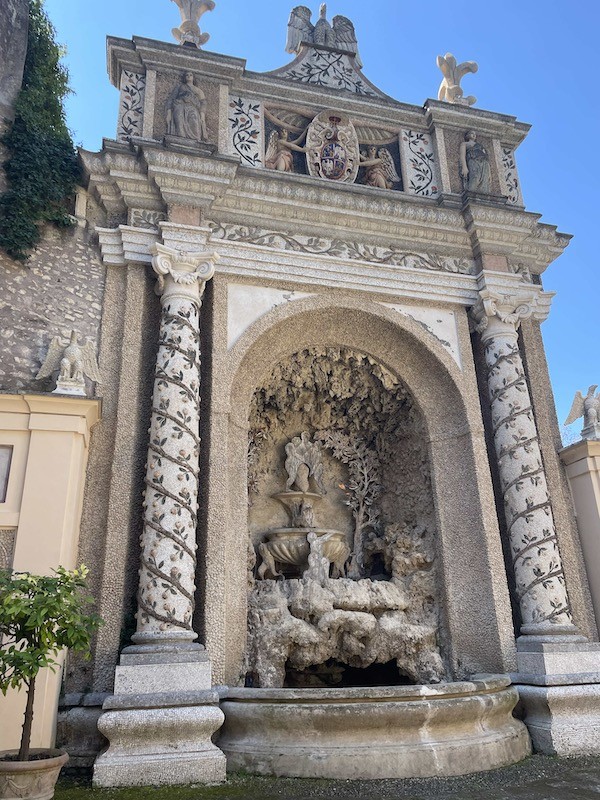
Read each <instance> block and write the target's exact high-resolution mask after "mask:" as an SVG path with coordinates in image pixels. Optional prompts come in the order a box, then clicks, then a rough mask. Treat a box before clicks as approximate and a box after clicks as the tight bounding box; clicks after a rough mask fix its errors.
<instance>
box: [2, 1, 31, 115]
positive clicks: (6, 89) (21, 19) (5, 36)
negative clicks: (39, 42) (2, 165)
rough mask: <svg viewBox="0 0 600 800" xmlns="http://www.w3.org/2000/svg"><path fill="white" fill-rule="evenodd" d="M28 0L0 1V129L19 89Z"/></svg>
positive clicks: (9, 112) (25, 40) (11, 112)
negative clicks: (0, 58) (0, 56)
mask: <svg viewBox="0 0 600 800" xmlns="http://www.w3.org/2000/svg"><path fill="white" fill-rule="evenodd" d="M28 14H29V3H28V2H27V0H3V3H2V5H0V53H2V60H1V61H0V130H1V129H2V124H3V122H6V121H10V120H11V119H12V117H13V104H14V102H15V100H16V98H17V95H18V93H19V90H20V89H21V82H22V80H23V67H24V66H25V56H26V54H27V29H28V27H29V24H28V22H29V17H28Z"/></svg>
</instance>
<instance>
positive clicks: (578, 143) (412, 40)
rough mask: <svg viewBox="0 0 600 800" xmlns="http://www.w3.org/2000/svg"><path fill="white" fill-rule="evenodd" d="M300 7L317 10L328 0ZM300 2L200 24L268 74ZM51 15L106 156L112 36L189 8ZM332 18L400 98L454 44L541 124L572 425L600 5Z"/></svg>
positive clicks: (598, 265)
mask: <svg viewBox="0 0 600 800" xmlns="http://www.w3.org/2000/svg"><path fill="white" fill-rule="evenodd" d="M302 2H303V3H304V4H306V5H310V6H311V7H312V9H313V15H314V16H316V15H317V14H318V5H319V2H318V0H314V2H312V3H309V2H307V0H302ZM295 4H297V3H295V2H294V0H252V1H251V2H249V1H248V0H244V1H242V0H217V6H216V9H215V10H214V11H213V12H212V13H207V14H205V16H204V17H203V18H202V21H201V25H202V29H203V30H206V31H208V33H210V34H211V39H210V41H209V42H208V44H207V45H206V48H205V49H207V50H213V51H215V52H219V53H225V54H228V55H233V56H237V57H239V58H245V59H247V66H248V69H251V70H255V71H259V72H260V71H264V70H270V69H275V68H277V67H279V66H282V65H283V64H285V63H287V62H288V61H289V60H290V56H288V54H287V53H285V50H284V47H285V36H286V26H287V20H288V16H289V12H290V9H291V7H292V6H293V5H295ZM46 9H47V11H48V14H49V15H50V18H51V19H52V21H53V22H54V24H55V26H56V28H57V32H58V39H59V41H60V42H61V43H63V44H64V45H66V47H67V56H66V62H67V65H68V67H69V70H70V73H71V85H72V87H73V89H74V92H75V94H74V95H73V96H72V97H71V98H70V99H69V101H68V108H67V113H68V122H69V125H70V127H71V129H72V131H73V133H74V136H75V140H76V141H77V143H79V144H81V145H83V146H84V147H86V148H87V149H90V150H98V149H100V147H101V141H102V138H103V137H107V138H112V137H114V135H115V128H116V118H117V102H118V95H117V91H116V90H115V89H113V88H112V87H111V86H110V84H109V82H108V78H107V77H106V50H105V37H106V36H107V35H113V36H121V37H124V38H130V37H131V36H132V35H136V36H144V37H148V38H151V39H162V40H165V41H173V39H172V37H171V33H170V31H171V28H172V27H173V26H175V25H177V24H178V21H179V12H178V9H177V7H176V5H175V3H173V2H171V0H96V1H95V2H92V1H91V0H46ZM335 14H344V15H346V16H348V17H350V18H351V19H352V20H353V22H354V24H355V27H356V31H357V35H358V40H359V47H360V52H361V56H362V60H363V62H364V65H365V66H364V72H365V75H366V76H367V77H368V78H369V79H370V80H371V81H372V82H373V83H375V84H376V85H377V86H379V87H380V88H381V89H382V90H383V91H384V92H386V93H387V94H389V95H391V96H392V97H395V98H397V99H398V100H400V101H402V102H406V103H414V104H417V105H421V104H422V103H423V102H424V101H425V99H426V98H428V97H435V96H436V95H437V88H438V85H439V82H440V73H439V71H438V69H437V67H436V64H435V59H436V56H437V55H438V54H443V53H446V52H448V51H449V52H452V53H454V55H456V57H457V58H458V60H459V61H463V60H475V61H477V62H478V63H479V72H478V73H477V74H476V75H468V76H467V77H466V78H465V80H464V82H463V85H464V88H465V90H466V94H474V95H476V97H477V98H478V101H477V107H478V108H482V109H488V110H491V111H498V112H501V113H504V114H512V115H514V116H516V117H517V118H518V119H519V120H521V121H523V122H528V123H531V124H532V125H533V128H532V130H531V132H530V134H529V136H528V138H527V139H526V141H525V142H524V143H523V144H522V145H521V147H520V148H519V150H518V151H517V164H518V168H519V172H520V177H521V184H522V187H523V194H524V198H525V204H526V207H527V209H528V210H529V211H533V212H537V213H540V214H542V215H543V221H544V222H547V223H550V224H553V225H557V226H558V228H559V230H561V231H564V232H566V233H571V234H574V237H575V238H574V239H573V241H572V243H571V245H570V246H569V248H568V250H567V251H566V253H565V254H564V255H563V256H561V257H560V258H559V259H558V260H557V261H556V262H555V263H554V264H553V265H552V266H550V267H549V269H548V270H547V271H546V273H545V276H544V285H545V288H546V289H547V290H549V291H555V292H557V293H558V294H557V297H556V298H555V300H554V303H553V308H552V311H551V313H550V317H549V319H548V320H547V322H546V323H544V326H543V331H544V339H545V343H546V351H547V356H548V361H549V365H550V375H551V378H552V382H553V386H554V392H555V397H556V403H557V408H558V414H559V421H560V422H562V421H564V419H565V417H566V415H567V413H568V411H569V408H570V404H571V400H572V398H573V395H574V393H575V391H576V390H578V389H581V390H583V389H587V387H588V385H590V384H591V383H599V384H600V322H599V317H600V313H599V312H600V254H599V252H598V249H599V248H598V246H597V245H596V238H595V237H596V233H597V232H598V229H599V228H600V204H599V200H598V188H599V185H600V180H599V178H600V175H599V171H600V170H599V163H600V135H599V130H598V129H599V122H600V113H599V108H600V101H599V97H598V94H599V92H598V64H597V57H596V53H597V51H598V40H599V34H600V3H598V2H597V0H571V2H569V3H567V2H566V0H520V1H519V2H518V1H517V0H502V2H498V3H490V2H484V3H476V2H472V0H471V1H470V2H467V0H454V1H453V2H448V0H444V2H442V0H429V2H427V3H425V2H420V3H416V2H407V0H369V2H365V0H334V2H330V3H328V17H329V18H330V19H331V18H332V17H333V16H334V15H335ZM574 430H576V431H578V430H579V426H578V424H576V425H575V426H574Z"/></svg>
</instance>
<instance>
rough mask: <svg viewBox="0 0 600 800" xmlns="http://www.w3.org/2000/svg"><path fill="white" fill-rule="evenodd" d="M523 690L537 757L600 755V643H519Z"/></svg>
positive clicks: (519, 678) (519, 685)
mask: <svg viewBox="0 0 600 800" xmlns="http://www.w3.org/2000/svg"><path fill="white" fill-rule="evenodd" d="M517 665H518V670H519V672H518V673H516V674H514V675H512V676H511V678H512V682H513V684H514V685H515V686H516V688H517V689H518V691H519V695H520V697H521V705H522V707H523V709H524V711H525V719H524V722H525V724H526V725H527V728H528V729H529V734H530V736H531V740H532V742H533V748H534V751H535V752H538V753H546V754H550V755H559V756H575V755H600V737H598V730H599V729H600V644H598V643H596V642H593V643H590V642H564V641H562V642H555V643H550V642H535V641H530V640H528V638H527V637H523V638H521V639H519V640H518V642H517Z"/></svg>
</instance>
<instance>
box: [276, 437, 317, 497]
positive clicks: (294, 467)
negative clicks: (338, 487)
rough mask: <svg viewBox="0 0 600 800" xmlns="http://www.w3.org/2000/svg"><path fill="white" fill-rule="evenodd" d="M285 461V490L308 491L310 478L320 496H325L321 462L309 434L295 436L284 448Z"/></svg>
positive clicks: (315, 445)
mask: <svg viewBox="0 0 600 800" xmlns="http://www.w3.org/2000/svg"><path fill="white" fill-rule="evenodd" d="M285 453H286V456H287V458H286V460H285V471H286V472H287V474H288V479H287V483H286V486H285V488H286V489H287V490H288V491H290V490H291V489H294V487H295V489H296V490H297V491H299V492H309V491H310V478H311V477H312V478H313V480H314V482H315V483H316V485H317V488H318V490H319V492H320V493H321V494H327V490H326V489H325V486H324V484H323V460H322V458H321V450H320V448H319V445H318V444H313V443H312V442H311V441H310V438H309V434H308V433H306V432H305V433H303V434H301V435H300V436H296V437H295V438H294V439H292V441H291V442H288V444H286V446H285Z"/></svg>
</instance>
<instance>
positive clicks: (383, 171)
mask: <svg viewBox="0 0 600 800" xmlns="http://www.w3.org/2000/svg"><path fill="white" fill-rule="evenodd" d="M360 165H361V167H364V168H365V178H364V183H365V185H366V186H373V187H374V188H376V189H393V188H394V184H395V183H399V182H400V176H399V175H398V173H397V172H396V165H395V164H394V159H393V158H392V156H391V154H390V151H389V150H386V148H385V147H380V148H379V150H377V147H375V145H371V146H370V147H369V149H368V150H367V151H366V152H365V151H361V154H360Z"/></svg>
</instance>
